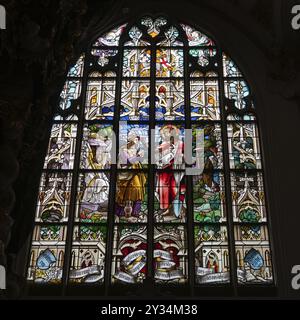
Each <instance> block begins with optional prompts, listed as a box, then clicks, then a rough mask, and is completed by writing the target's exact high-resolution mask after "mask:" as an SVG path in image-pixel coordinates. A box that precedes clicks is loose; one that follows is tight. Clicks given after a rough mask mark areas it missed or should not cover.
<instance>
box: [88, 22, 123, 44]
mask: <svg viewBox="0 0 300 320" xmlns="http://www.w3.org/2000/svg"><path fill="white" fill-rule="evenodd" d="M126 26H127V24H123V25H121V26H119V27H117V28H115V29H113V30H111V31H109V32H107V33H106V34H105V35H103V36H102V37H100V38H99V39H98V40H97V41H96V43H95V44H94V45H95V46H108V47H112V46H118V45H119V41H120V38H121V35H122V33H123V32H124V30H125V28H126Z"/></svg>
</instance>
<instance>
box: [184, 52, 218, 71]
mask: <svg viewBox="0 0 300 320" xmlns="http://www.w3.org/2000/svg"><path fill="white" fill-rule="evenodd" d="M189 53H190V56H192V57H193V58H195V59H196V62H197V64H198V65H199V66H201V67H203V68H204V67H207V66H209V65H210V64H211V66H214V67H216V66H217V64H216V62H215V63H214V64H212V58H214V57H215V56H216V55H217V50H216V49H213V48H209V49H203V48H195V49H191V50H190V51H189Z"/></svg>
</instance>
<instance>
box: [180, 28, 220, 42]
mask: <svg viewBox="0 0 300 320" xmlns="http://www.w3.org/2000/svg"><path fill="white" fill-rule="evenodd" d="M181 27H182V29H183V30H184V31H185V33H186V36H187V39H188V42H189V45H190V46H213V45H214V42H213V41H212V40H211V39H210V38H208V37H207V36H206V35H205V34H203V33H202V32H200V31H197V30H196V29H194V28H192V27H190V26H188V25H186V24H181Z"/></svg>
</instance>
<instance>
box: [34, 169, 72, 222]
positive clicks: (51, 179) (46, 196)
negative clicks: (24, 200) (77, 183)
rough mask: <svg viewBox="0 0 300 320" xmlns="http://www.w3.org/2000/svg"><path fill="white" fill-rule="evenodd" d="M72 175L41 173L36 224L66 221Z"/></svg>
mask: <svg viewBox="0 0 300 320" xmlns="http://www.w3.org/2000/svg"><path fill="white" fill-rule="evenodd" d="M71 186H72V174H70V173H63V172H59V173H43V175H42V178H41V182H40V190H39V195H38V202H37V210H36V222H44V223H58V222H59V223H62V222H67V221H68V215H69V206H70V198H71Z"/></svg>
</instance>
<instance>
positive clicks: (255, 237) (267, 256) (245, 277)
mask: <svg viewBox="0 0 300 320" xmlns="http://www.w3.org/2000/svg"><path fill="white" fill-rule="evenodd" d="M234 233H235V241H236V242H235V249H236V261H237V266H238V270H237V277H238V281H239V282H240V283H241V284H249V283H269V282H273V270H272V257H271V250H270V245H269V235H268V228H267V226H265V225H257V224H253V225H252V224H250V225H249V224H247V225H239V226H236V227H235V232H234Z"/></svg>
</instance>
